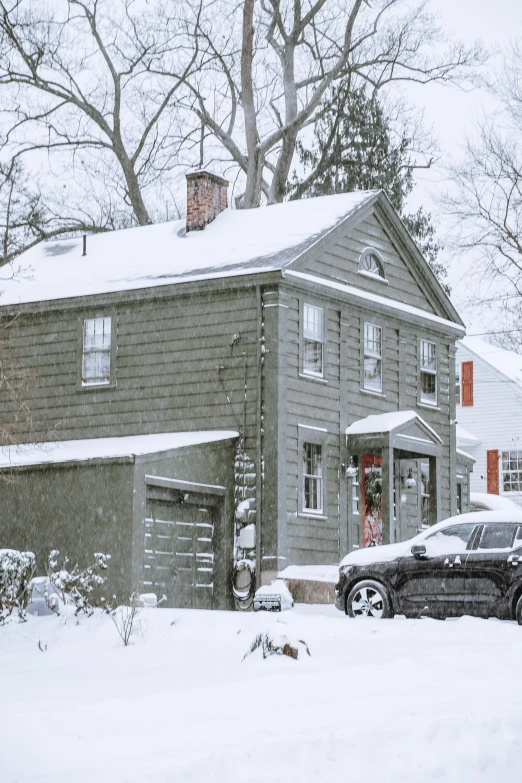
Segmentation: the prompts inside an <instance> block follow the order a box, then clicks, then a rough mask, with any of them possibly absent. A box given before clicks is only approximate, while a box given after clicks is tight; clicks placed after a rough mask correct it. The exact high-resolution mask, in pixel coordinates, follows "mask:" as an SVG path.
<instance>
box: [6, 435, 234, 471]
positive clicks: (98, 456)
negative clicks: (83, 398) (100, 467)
mask: <svg viewBox="0 0 522 783" xmlns="http://www.w3.org/2000/svg"><path fill="white" fill-rule="evenodd" d="M237 437H238V433H237V432H234V431H232V430H215V431H210V430H209V431H207V430H204V431H198V432H162V433H159V434H153V435H128V436H122V437H116V438H86V439H82V440H61V441H53V442H52V443H27V444H24V445H15V446H3V447H2V448H0V470H10V469H13V468H22V467H32V466H34V467H37V466H52V465H63V464H66V463H75V462H76V463H80V462H89V461H94V460H96V461H99V460H129V461H134V460H135V458H136V457H140V456H145V455H150V454H158V453H162V452H169V451H174V450H176V449H181V448H186V447H187V446H198V445H203V444H209V443H217V442H220V441H224V440H231V439H235V438H237Z"/></svg>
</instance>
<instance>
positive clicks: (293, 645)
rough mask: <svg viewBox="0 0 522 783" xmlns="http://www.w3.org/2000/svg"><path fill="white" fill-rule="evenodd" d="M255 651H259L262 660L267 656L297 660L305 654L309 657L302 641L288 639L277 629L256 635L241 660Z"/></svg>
mask: <svg viewBox="0 0 522 783" xmlns="http://www.w3.org/2000/svg"><path fill="white" fill-rule="evenodd" d="M256 650H261V652H262V653H263V658H268V656H269V655H288V657H289V658H294V660H298V658H299V656H300V655H301V657H302V656H303V655H304V653H305V652H306V653H307V654H308V655H310V650H309V649H308V645H307V644H306V642H304V641H303V640H302V639H295V638H290V637H289V636H287V635H286V634H285V633H283V632H282V631H280V630H279V629H278V628H275V629H270V630H268V631H265V632H263V633H258V634H257V636H256V637H255V639H254V641H253V642H252V644H251V645H250V647H249V649H248V650H247V651H246V653H245V654H244V656H243V660H245V658H247V657H248V656H249V655H251V654H252V653H253V652H255V651H256Z"/></svg>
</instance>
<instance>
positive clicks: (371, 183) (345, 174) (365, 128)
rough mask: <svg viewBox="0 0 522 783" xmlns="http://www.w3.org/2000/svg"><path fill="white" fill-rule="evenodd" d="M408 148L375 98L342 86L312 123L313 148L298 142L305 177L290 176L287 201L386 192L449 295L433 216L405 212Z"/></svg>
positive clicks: (409, 143) (410, 172) (410, 171)
mask: <svg viewBox="0 0 522 783" xmlns="http://www.w3.org/2000/svg"><path fill="white" fill-rule="evenodd" d="M411 147H412V139H411V138H410V136H409V135H408V133H407V131H406V128H405V127H404V126H403V127H402V128H401V129H400V130H399V131H397V129H396V128H395V127H393V123H392V120H391V118H390V117H389V115H388V114H387V113H386V111H385V109H384V106H383V104H382V103H381V102H380V101H379V100H378V99H377V97H375V96H372V97H368V95H367V94H366V89H365V88H364V87H360V88H358V89H352V87H351V85H350V84H349V83H346V84H342V85H340V86H339V87H337V88H336V89H335V90H333V91H332V93H331V94H330V96H329V99H328V101H327V102H326V103H325V106H324V110H323V111H322V112H321V115H320V117H319V119H318V120H317V121H316V122H315V124H314V128H313V139H312V143H311V145H310V146H309V147H308V146H306V145H305V143H304V142H303V141H298V143H297V152H298V155H299V159H300V161H301V164H302V166H303V170H304V171H305V175H304V176H302V177H298V176H297V174H296V173H294V177H293V181H292V182H291V183H290V186H289V195H290V199H292V200H293V199H298V198H309V197H312V196H326V195H330V194H333V193H347V192H349V191H352V190H373V189H377V188H378V189H382V190H384V192H385V193H386V195H387V196H388V198H389V199H390V201H391V203H392V205H393V207H394V208H395V209H396V210H397V212H398V213H399V215H400V216H401V218H402V220H403V222H404V224H405V226H406V228H407V229H408V231H409V232H410V234H411V236H412V237H413V239H414V240H415V242H416V243H417V245H418V247H419V249H420V250H421V252H422V253H423V255H424V257H425V258H426V260H427V262H428V264H429V265H430V267H431V269H432V270H433V272H434V273H435V275H436V277H437V279H438V280H439V282H440V283H441V285H442V287H443V288H444V290H445V291H446V293H448V294H449V293H450V288H449V286H448V285H447V283H446V277H447V270H446V268H445V266H444V265H443V264H442V263H441V262H440V261H438V260H437V256H438V253H439V251H440V250H441V246H440V244H439V243H438V242H437V241H436V238H435V228H434V226H433V223H432V221H431V215H430V214H429V213H428V212H425V211H424V209H423V208H422V207H421V208H420V209H419V210H418V212H416V213H414V214H407V213H405V205H406V199H407V197H408V195H409V194H410V193H411V191H412V190H413V187H414V180H413V170H414V169H415V168H416V163H415V160H414V159H413V157H412V153H411Z"/></svg>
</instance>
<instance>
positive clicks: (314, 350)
mask: <svg viewBox="0 0 522 783" xmlns="http://www.w3.org/2000/svg"><path fill="white" fill-rule="evenodd" d="M303 372H311V373H314V374H317V375H322V373H323V309H322V307H314V306H313V305H309V304H305V305H304V306H303Z"/></svg>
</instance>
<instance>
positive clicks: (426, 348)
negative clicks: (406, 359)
mask: <svg viewBox="0 0 522 783" xmlns="http://www.w3.org/2000/svg"><path fill="white" fill-rule="evenodd" d="M420 401H421V402H424V403H426V404H427V405H436V404H437V346H436V344H435V343H432V342H430V341H429V340H421V341H420Z"/></svg>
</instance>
